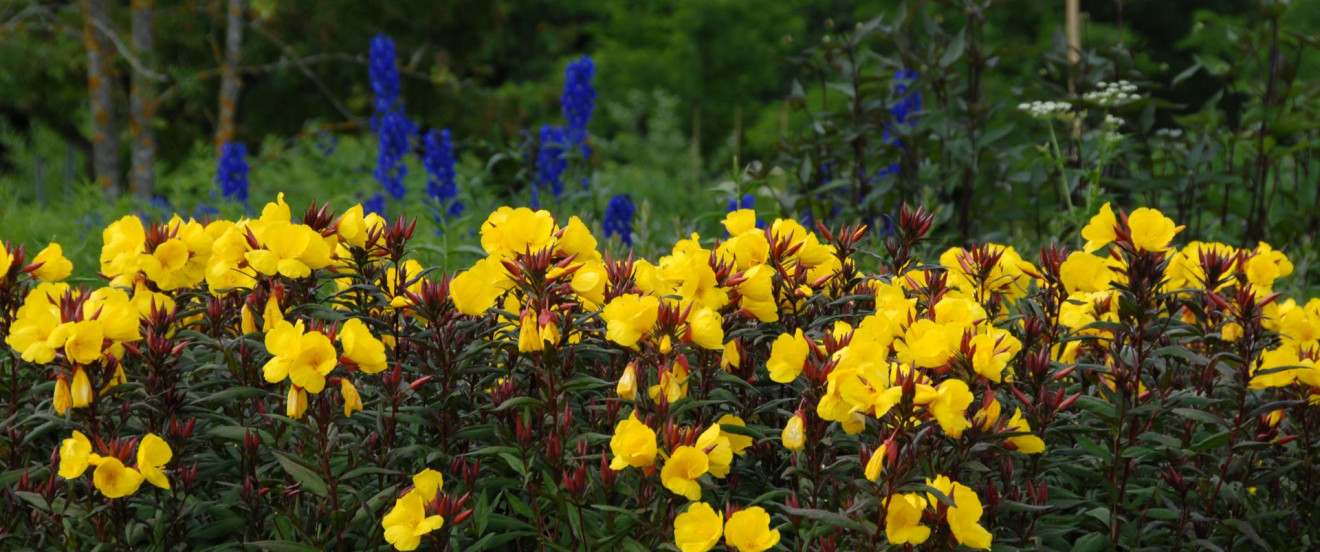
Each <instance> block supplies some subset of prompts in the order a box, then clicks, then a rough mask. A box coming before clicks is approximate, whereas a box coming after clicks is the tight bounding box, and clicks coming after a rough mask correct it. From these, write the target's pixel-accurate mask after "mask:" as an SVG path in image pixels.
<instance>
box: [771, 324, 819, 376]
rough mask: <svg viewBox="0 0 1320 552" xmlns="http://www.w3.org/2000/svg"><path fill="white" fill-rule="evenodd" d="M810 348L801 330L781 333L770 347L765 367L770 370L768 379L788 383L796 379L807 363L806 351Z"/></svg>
mask: <svg viewBox="0 0 1320 552" xmlns="http://www.w3.org/2000/svg"><path fill="white" fill-rule="evenodd" d="M810 350H811V348H810V346H809V345H808V344H807V339H806V338H805V337H803V336H802V330H801V329H799V330H797V332H796V333H794V334H792V335H789V334H781V335H780V336H779V337H778V338H775V343H774V345H772V346H771V347H770V359H769V360H767V361H766V363H765V367H766V369H768V370H770V379H771V380H773V381H774V382H776V383H789V382H792V381H793V380H795V379H797V377H798V374H801V373H802V369H803V367H805V366H806V363H807V353H808V352H809V351H810Z"/></svg>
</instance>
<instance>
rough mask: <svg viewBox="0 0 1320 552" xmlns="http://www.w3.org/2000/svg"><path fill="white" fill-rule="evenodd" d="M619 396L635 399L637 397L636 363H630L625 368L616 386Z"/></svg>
mask: <svg viewBox="0 0 1320 552" xmlns="http://www.w3.org/2000/svg"><path fill="white" fill-rule="evenodd" d="M615 390H616V391H617V392H618V393H619V397H621V398H624V399H627V400H630V401H631V400H633V399H636V398H637V366H636V364H634V363H628V367H627V368H624V369H623V375H622V376H619V385H618V386H617V387H616V388H615Z"/></svg>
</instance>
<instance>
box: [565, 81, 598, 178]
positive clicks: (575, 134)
mask: <svg viewBox="0 0 1320 552" xmlns="http://www.w3.org/2000/svg"><path fill="white" fill-rule="evenodd" d="M595 75H596V64H595V63H593V62H592V61H591V58H590V57H583V58H582V59H579V60H577V61H574V62H571V63H569V64H568V69H567V70H566V71H565V72H564V95H563V96H562V97H561V98H560V99H559V103H560V106H561V107H562V108H563V110H564V118H565V119H568V132H567V138H568V143H571V144H573V145H575V146H577V147H578V148H579V149H580V150H581V151H582V156H583V157H588V156H590V153H591V150H590V149H589V148H588V147H587V144H586V138H587V123H588V122H589V121H591V112H592V111H593V110H594V109H595V108H596V90H595V89H594V88H592V87H591V79H592V77H594V76H595Z"/></svg>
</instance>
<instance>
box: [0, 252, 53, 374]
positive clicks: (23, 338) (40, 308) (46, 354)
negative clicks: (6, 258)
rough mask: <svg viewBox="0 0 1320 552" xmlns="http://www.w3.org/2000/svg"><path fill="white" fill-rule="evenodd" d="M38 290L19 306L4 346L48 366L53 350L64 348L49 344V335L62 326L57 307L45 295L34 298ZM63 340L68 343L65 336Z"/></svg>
mask: <svg viewBox="0 0 1320 552" xmlns="http://www.w3.org/2000/svg"><path fill="white" fill-rule="evenodd" d="M0 260H3V259H0ZM43 285H44V284H43ZM40 289H41V288H40V287H38V288H37V290H40ZM37 290H33V292H32V293H29V294H28V300H26V301H25V302H24V304H23V306H22V307H19V309H18V313H17V317H16V318H15V319H14V324H13V325H12V326H10V327H9V335H8V336H7V337H5V343H8V344H9V346H10V347H13V348H14V350H15V351H17V352H18V353H19V355H20V356H22V357H23V360H26V361H28V362H31V363H34V364H48V363H50V362H51V361H53V360H55V351H56V350H57V349H59V348H60V347H61V346H62V345H63V343H50V338H51V336H53V335H55V331H56V330H57V329H59V328H60V327H61V324H60V310H59V307H57V306H55V305H52V304H51V303H50V302H49V301H47V300H45V297H44V296H38V295H36V293H35V292H36V291H37ZM38 297H40V299H39V300H37V298H38ZM65 340H66V341H67V337H66V338H65Z"/></svg>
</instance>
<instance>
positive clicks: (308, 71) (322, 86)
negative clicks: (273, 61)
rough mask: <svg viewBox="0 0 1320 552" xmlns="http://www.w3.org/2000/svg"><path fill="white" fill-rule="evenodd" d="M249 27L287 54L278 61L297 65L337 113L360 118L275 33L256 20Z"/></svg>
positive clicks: (351, 117) (350, 118) (356, 118)
mask: <svg viewBox="0 0 1320 552" xmlns="http://www.w3.org/2000/svg"><path fill="white" fill-rule="evenodd" d="M249 27H251V28H252V30H254V31H256V32H257V33H258V34H260V35H261V36H264V37H266V40H269V41H271V43H273V44H275V45H276V46H278V47H279V49H280V51H281V52H284V55H285V56H288V57H287V58H285V59H282V60H280V62H281V63H283V62H286V61H287V62H292V63H293V64H294V65H296V66H297V67H298V70H299V71H301V72H302V74H303V75H306V76H307V78H308V79H309V80H311V81H312V84H315V85H316V89H317V90H319V91H320V92H321V95H322V96H325V98H326V99H327V100H329V101H330V104H331V105H333V106H334V108H335V109H336V110H337V111H339V113H340V114H341V115H343V116H344V118H345V119H348V120H350V121H356V120H358V119H360V117H357V116H356V115H353V112H352V111H349V110H348V108H347V107H344V104H343V103H341V102H340V101H339V99H338V98H336V97H335V96H334V94H332V93H331V92H330V89H329V88H327V87H326V85H325V83H323V82H321V79H319V78H317V76H316V73H313V72H312V69H311V68H310V67H308V66H307V64H306V63H304V62H303V60H302V58H299V57H297V56H296V55H295V54H296V52H294V51H293V48H291V47H289V45H287V44H285V43H284V42H283V41H281V40H280V39H279V38H276V37H275V35H273V34H271V33H269V32H267V31H266V29H264V28H263V27H261V25H259V24H257V22H255V21H254V22H252V23H251V24H250V25H249Z"/></svg>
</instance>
